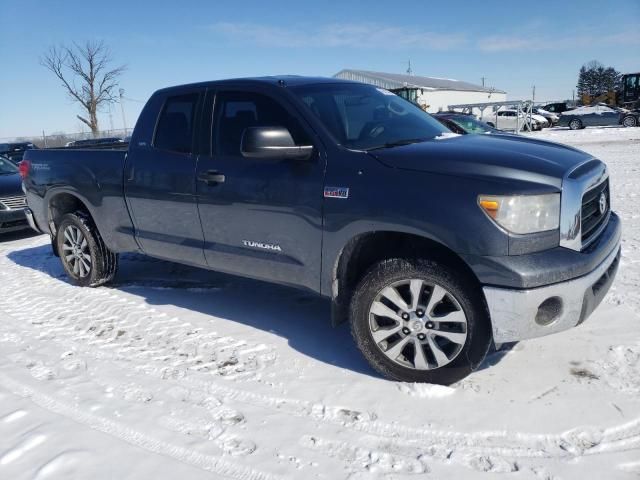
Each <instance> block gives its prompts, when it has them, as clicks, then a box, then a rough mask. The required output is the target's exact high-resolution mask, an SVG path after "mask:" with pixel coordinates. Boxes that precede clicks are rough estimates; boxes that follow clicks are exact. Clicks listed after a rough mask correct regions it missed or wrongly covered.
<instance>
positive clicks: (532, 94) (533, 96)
mask: <svg viewBox="0 0 640 480" xmlns="http://www.w3.org/2000/svg"><path fill="white" fill-rule="evenodd" d="M531 101H532V102H535V101H536V86H535V85H534V86H533V92H532V93H531Z"/></svg>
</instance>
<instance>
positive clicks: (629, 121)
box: [622, 115, 638, 127]
mask: <svg viewBox="0 0 640 480" xmlns="http://www.w3.org/2000/svg"><path fill="white" fill-rule="evenodd" d="M622 125H623V126H625V127H635V126H636V125H638V121H637V120H636V117H634V116H633V115H627V116H626V117H624V118H623V119H622Z"/></svg>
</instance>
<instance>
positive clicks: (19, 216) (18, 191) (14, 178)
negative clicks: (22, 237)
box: [0, 155, 29, 233]
mask: <svg viewBox="0 0 640 480" xmlns="http://www.w3.org/2000/svg"><path fill="white" fill-rule="evenodd" d="M26 206H27V203H26V199H25V195H24V192H23V191H22V179H21V178H20V174H19V172H18V167H16V166H15V165H14V163H13V162H12V161H11V160H9V158H7V157H5V156H4V155H0V233H6V232H12V231H15V230H24V229H28V228H29V224H28V223H27V216H26V215H25V208H26Z"/></svg>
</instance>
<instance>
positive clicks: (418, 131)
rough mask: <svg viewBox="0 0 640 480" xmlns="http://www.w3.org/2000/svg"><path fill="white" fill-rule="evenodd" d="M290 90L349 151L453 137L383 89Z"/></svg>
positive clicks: (344, 86)
mask: <svg viewBox="0 0 640 480" xmlns="http://www.w3.org/2000/svg"><path fill="white" fill-rule="evenodd" d="M291 90H292V91H293V92H294V93H295V94H296V95H298V97H300V99H301V100H302V101H303V102H304V103H305V104H306V105H307V107H309V109H310V110H311V112H312V113H313V114H314V115H315V116H316V117H318V119H320V121H321V122H322V123H323V125H324V126H325V128H326V129H327V130H329V132H331V134H332V135H333V137H334V138H335V140H336V141H337V142H338V143H339V144H341V145H343V146H345V147H347V148H352V149H355V150H370V149H375V148H385V147H392V146H396V145H405V144H408V143H416V142H421V141H426V140H431V139H433V138H435V137H438V136H440V135H442V134H443V133H450V131H449V130H448V129H447V128H446V127H445V126H443V125H442V124H441V123H440V122H438V121H437V120H436V119H434V118H433V117H432V116H431V115H429V114H428V113H425V112H423V111H422V110H420V108H418V107H417V106H415V105H414V104H412V103H410V102H408V101H406V100H405V99H403V98H401V97H399V96H397V95H395V94H394V93H391V92H389V91H388V90H384V89H382V88H376V87H373V86H370V85H360V84H348V83H345V84H340V83H337V84H321V85H302V86H297V87H292V88H291Z"/></svg>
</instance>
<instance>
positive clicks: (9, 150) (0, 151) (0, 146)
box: [0, 142, 38, 165]
mask: <svg viewBox="0 0 640 480" xmlns="http://www.w3.org/2000/svg"><path fill="white" fill-rule="evenodd" d="M34 148H38V147H36V146H35V145H34V144H33V143H31V142H13V143H0V155H4V156H5V157H6V158H8V159H9V160H11V161H12V162H13V163H14V164H15V165H17V164H18V163H20V161H21V160H22V158H23V156H24V152H26V151H27V150H32V149H34Z"/></svg>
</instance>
